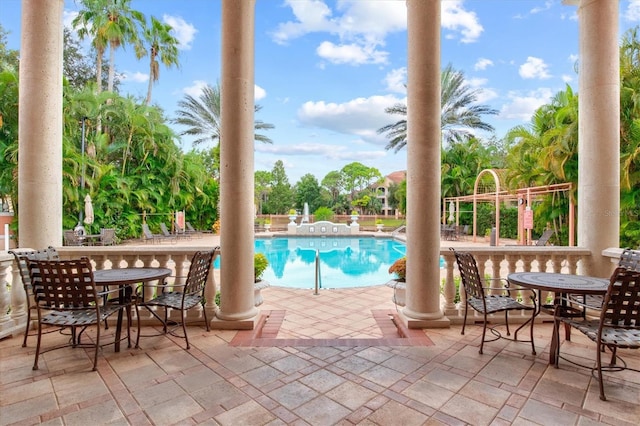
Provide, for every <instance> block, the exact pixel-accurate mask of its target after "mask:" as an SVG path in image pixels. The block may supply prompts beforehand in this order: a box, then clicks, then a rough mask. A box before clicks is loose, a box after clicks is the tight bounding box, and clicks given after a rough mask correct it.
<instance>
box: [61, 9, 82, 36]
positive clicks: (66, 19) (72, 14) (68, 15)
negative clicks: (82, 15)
mask: <svg viewBox="0 0 640 426" xmlns="http://www.w3.org/2000/svg"><path fill="white" fill-rule="evenodd" d="M77 16H78V11H77V10H74V11H68V10H65V11H64V12H62V24H63V25H64V27H65V28H68V29H70V30H72V31H75V30H74V29H73V25H71V22H72V21H73V20H74V19H76V17H77Z"/></svg>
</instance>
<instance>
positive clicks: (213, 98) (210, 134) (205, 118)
mask: <svg viewBox="0 0 640 426" xmlns="http://www.w3.org/2000/svg"><path fill="white" fill-rule="evenodd" d="M178 107H179V109H178V111H177V114H178V117H177V118H175V119H174V120H173V122H174V123H176V124H180V125H182V126H186V127H187V129H186V130H185V131H183V132H182V133H180V134H181V135H190V136H197V137H198V138H197V139H195V140H194V141H193V144H194V145H200V144H202V143H204V142H207V141H212V142H218V143H219V142H220V124H221V122H220V84H219V83H218V84H217V85H216V86H215V87H214V86H211V85H206V86H205V87H204V88H203V89H202V92H201V93H200V96H198V97H197V98H195V97H193V96H191V95H185V96H184V99H182V100H180V101H178ZM261 109H262V107H261V106H260V105H256V106H255V112H258V111H260V110H261ZM273 128H274V125H273V124H269V123H264V122H262V121H260V120H256V121H255V129H256V130H269V129H273ZM255 140H256V141H259V142H262V143H273V141H272V140H271V139H269V138H268V137H267V136H264V135H261V134H259V133H256V134H255Z"/></svg>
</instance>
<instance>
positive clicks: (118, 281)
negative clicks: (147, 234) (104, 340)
mask: <svg viewBox="0 0 640 426" xmlns="http://www.w3.org/2000/svg"><path fill="white" fill-rule="evenodd" d="M169 275H171V269H168V268H116V269H99V270H97V271H94V272H93V280H94V282H95V283H96V284H98V285H102V286H116V285H117V286H119V287H120V292H119V293H118V294H119V296H118V303H120V304H124V303H129V302H130V300H131V292H130V291H126V288H127V287H129V286H130V285H131V284H138V283H146V282H150V281H156V280H162V279H164V278H166V277H168V276H169ZM121 334H122V310H120V311H118V322H117V325H116V337H115V342H114V351H115V352H119V351H120V340H121ZM129 347H131V343H129Z"/></svg>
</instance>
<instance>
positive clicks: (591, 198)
mask: <svg viewBox="0 0 640 426" xmlns="http://www.w3.org/2000/svg"><path fill="white" fill-rule="evenodd" d="M578 17H579V23H580V80H579V85H580V87H579V93H580V94H579V96H580V97H579V112H578V114H579V117H580V123H579V126H580V127H579V130H578V138H579V146H578V152H579V153H580V155H579V159H578V246H580V247H585V248H587V249H589V250H591V254H592V257H591V262H590V263H588V264H585V265H583V266H584V270H583V271H581V272H583V273H587V274H589V275H597V276H608V275H609V274H611V271H612V264H611V261H610V260H609V259H608V258H606V257H602V256H601V253H602V250H604V249H606V248H608V247H618V246H619V244H620V50H619V49H620V48H619V44H618V43H619V40H618V38H619V34H618V19H619V5H618V0H581V1H580V4H579V9H578Z"/></svg>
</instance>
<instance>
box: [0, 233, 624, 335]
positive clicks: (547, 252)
mask: <svg viewBox="0 0 640 426" xmlns="http://www.w3.org/2000/svg"><path fill="white" fill-rule="evenodd" d="M208 249H210V247H179V246H170V245H164V246H158V245H155V246H152V245H149V246H126V245H123V246H110V247H60V248H59V249H58V251H59V253H60V255H61V257H62V258H74V257H79V256H88V257H90V258H91V259H92V260H93V262H94V264H95V267H96V269H108V268H117V267H120V268H122V267H127V266H158V267H166V268H169V269H171V270H172V271H173V272H174V274H173V275H174V276H179V277H180V276H185V275H186V274H187V271H188V269H189V261H190V259H191V257H192V256H193V253H194V252H195V251H196V250H208ZM460 250H467V251H470V252H471V253H473V255H474V256H475V258H476V259H477V261H478V267H479V269H480V275H481V276H490V277H493V278H499V277H502V278H504V277H506V276H507V275H508V274H509V273H511V272H516V271H539V270H544V271H549V272H567V273H576V272H577V271H579V268H580V263H581V262H583V261H584V260H586V259H588V258H589V257H590V256H591V255H592V254H591V253H590V252H589V251H588V250H586V249H582V248H578V247H555V246H554V247H534V246H529V247H505V246H500V247H468V248H463V247H461V248H460ZM620 251H621V250H620V249H617V248H612V249H607V250H605V251H604V252H603V253H602V255H603V256H606V257H610V258H611V260H612V262H617V257H619V254H620ZM440 254H441V255H442V256H443V258H444V261H445V269H444V271H443V280H444V285H442V287H443V289H442V309H443V312H444V313H445V315H446V316H447V317H448V318H450V320H451V322H452V323H456V322H460V321H462V318H463V316H464V303H455V301H454V300H455V294H456V285H455V281H456V279H454V277H455V276H456V275H457V268H456V267H455V266H454V265H455V258H454V255H453V252H451V251H449V250H448V249H445V248H443V249H442V250H441V252H440ZM13 266H14V260H13V256H12V255H10V254H7V253H6V252H0V338H2V337H5V336H9V335H11V334H20V333H22V332H23V330H24V324H25V321H26V306H27V305H26V296H25V292H24V288H23V286H22V283H21V281H20V275H19V273H18V270H17V268H14V267H13ZM218 274H219V270H217V269H216V270H214V273H213V274H211V275H210V278H209V279H210V285H208V286H207V293H206V295H205V296H206V304H205V309H206V310H207V316H208V317H209V318H210V319H212V318H214V315H215V310H216V306H215V294H216V289H217V284H216V279H219V278H218V277H219V275H218ZM13 283H16V284H17V285H13ZM462 293H464V292H462ZM461 297H464V295H462V296H461ZM543 297H547V295H543ZM517 316H518V314H517V313H516V314H514V315H512V316H511V317H510V318H512V317H517ZM149 317H150V314H149ZM469 317H470V318H471V321H473V320H474V316H473V315H471V313H469ZM523 317H524V316H523ZM145 319H146V318H143V320H145ZM199 319H201V313H200V314H198V313H196V314H195V315H190V316H189V317H188V320H189V321H194V322H195V321H197V320H199ZM542 319H544V317H542ZM516 321H517V318H516Z"/></svg>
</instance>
